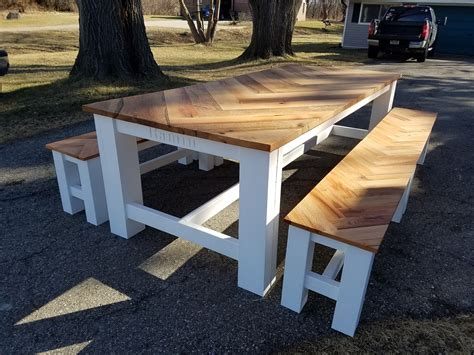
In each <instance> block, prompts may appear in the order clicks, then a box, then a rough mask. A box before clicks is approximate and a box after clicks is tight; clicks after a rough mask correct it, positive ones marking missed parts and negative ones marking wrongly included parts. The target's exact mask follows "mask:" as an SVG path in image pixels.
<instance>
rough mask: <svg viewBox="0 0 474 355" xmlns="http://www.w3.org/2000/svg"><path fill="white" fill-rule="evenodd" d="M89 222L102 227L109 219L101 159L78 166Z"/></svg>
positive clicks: (91, 160)
mask: <svg viewBox="0 0 474 355" xmlns="http://www.w3.org/2000/svg"><path fill="white" fill-rule="evenodd" d="M78 168H79V176H80V178H81V191H82V197H83V200H84V206H85V210H86V219H87V222H89V223H91V224H93V225H96V226H98V225H100V224H102V223H104V222H107V220H108V219H109V217H108V213H107V202H106V198H105V189H104V178H103V177H102V168H101V163H100V159H99V157H97V158H94V159H90V160H87V161H84V162H83V163H82V164H79V165H78Z"/></svg>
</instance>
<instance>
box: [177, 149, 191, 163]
mask: <svg viewBox="0 0 474 355" xmlns="http://www.w3.org/2000/svg"><path fill="white" fill-rule="evenodd" d="M193 161H194V152H193V153H192V154H191V155H187V156H185V157H184V158H181V159H179V160H178V163H179V164H181V165H189V164H192V163H193Z"/></svg>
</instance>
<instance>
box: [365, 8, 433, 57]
mask: <svg viewBox="0 0 474 355" xmlns="http://www.w3.org/2000/svg"><path fill="white" fill-rule="evenodd" d="M437 32H438V23H437V22H436V15H435V13H434V11H433V9H432V8H431V7H429V6H413V5H411V6H407V5H405V6H393V7H390V8H389V9H388V10H387V12H386V13H385V15H384V17H383V18H382V20H373V21H372V22H371V24H370V26H369V38H368V42H369V51H368V56H369V58H377V55H378V54H379V52H385V53H407V54H410V55H411V56H413V57H414V58H416V59H417V61H418V62H424V61H425V60H426V58H427V57H428V54H432V52H433V50H434V43H435V41H436V34H437Z"/></svg>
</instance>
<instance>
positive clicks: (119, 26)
mask: <svg viewBox="0 0 474 355" xmlns="http://www.w3.org/2000/svg"><path fill="white" fill-rule="evenodd" d="M77 5H78V8H79V54H78V55H77V58H76V62H75V63H74V67H73V68H72V70H71V76H75V77H88V78H95V79H99V80H100V79H104V78H107V77H128V78H129V77H141V78H143V77H147V78H151V77H154V78H156V77H164V74H163V73H162V72H161V70H160V67H159V66H158V64H156V62H155V59H154V58H153V53H152V52H151V49H150V45H149V43H148V38H147V36H146V31H145V22H144V19H143V11H142V6H141V0H100V1H97V0H77Z"/></svg>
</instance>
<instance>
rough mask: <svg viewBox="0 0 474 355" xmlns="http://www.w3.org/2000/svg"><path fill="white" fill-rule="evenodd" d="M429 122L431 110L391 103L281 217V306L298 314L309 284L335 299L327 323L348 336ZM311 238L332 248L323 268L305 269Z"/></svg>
mask: <svg viewBox="0 0 474 355" xmlns="http://www.w3.org/2000/svg"><path fill="white" fill-rule="evenodd" d="M435 120H436V114H434V113H428V112H421V111H415V110H408V109H401V108H395V109H393V110H392V111H391V112H390V113H389V114H388V115H387V116H386V117H385V118H384V119H383V120H382V121H381V122H380V123H379V124H378V125H377V126H376V127H375V128H374V129H373V130H372V131H371V132H370V133H369V134H368V135H367V136H366V137H365V138H364V139H363V140H362V141H361V142H360V143H359V144H358V145H357V146H356V147H355V148H354V149H353V150H352V151H351V152H350V153H349V154H348V155H347V156H346V157H345V158H344V159H343V160H342V161H341V162H340V163H339V164H338V165H337V166H336V167H335V168H334V169H333V170H332V171H331V172H330V173H329V174H328V175H327V176H326V177H324V179H323V180H321V182H319V183H318V184H317V186H316V187H315V188H314V189H313V190H312V191H311V192H310V193H309V194H308V195H307V196H306V197H305V198H304V199H303V200H302V201H301V202H300V203H299V204H298V205H297V206H296V207H295V208H294V209H293V210H292V211H291V212H290V213H289V214H288V215H287V216H286V217H285V221H286V222H287V223H289V224H290V227H289V234H288V247H287V252H286V261H285V274H284V281H283V295H282V305H283V306H285V307H287V308H290V309H292V310H294V311H296V312H300V311H301V309H302V308H303V306H304V304H305V303H306V300H307V297H308V290H312V291H315V292H317V293H320V294H322V295H324V296H327V297H329V298H332V299H334V300H336V308H335V312H334V317H333V322H332V328H333V329H336V330H338V331H340V332H342V333H345V334H347V335H350V336H353V335H354V332H355V330H356V328H357V324H358V322H359V317H360V313H361V310H362V305H363V302H364V297H365V291H366V288H367V283H368V280H369V277H370V272H371V268H372V262H373V259H374V255H375V253H377V251H378V249H379V246H380V244H381V243H382V241H383V238H384V235H385V233H386V231H387V228H388V226H389V224H390V222H391V221H395V222H400V220H401V218H402V216H403V214H404V212H405V209H406V206H407V203H408V196H409V193H410V187H411V183H412V180H413V175H414V173H415V169H416V165H417V163H418V164H423V162H424V158H425V155H426V151H427V146H428V140H429V136H430V132H431V129H432V127H433V124H434V122H435ZM315 244H321V245H324V246H327V247H329V248H332V249H335V253H334V256H333V257H332V259H331V261H330V262H329V264H328V265H327V267H326V269H325V270H324V272H323V273H322V274H318V273H315V272H313V271H312V269H311V267H312V263H313V255H314V246H315ZM341 269H342V273H341V278H340V281H337V276H338V274H339V272H340V271H341Z"/></svg>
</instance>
